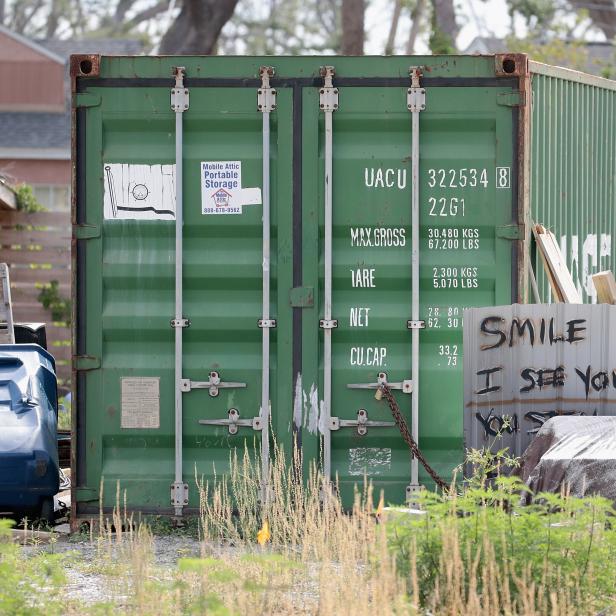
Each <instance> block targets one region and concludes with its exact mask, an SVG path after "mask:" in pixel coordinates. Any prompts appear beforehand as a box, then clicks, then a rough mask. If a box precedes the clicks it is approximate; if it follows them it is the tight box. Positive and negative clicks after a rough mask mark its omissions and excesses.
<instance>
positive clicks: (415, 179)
mask: <svg viewBox="0 0 616 616" xmlns="http://www.w3.org/2000/svg"><path fill="white" fill-rule="evenodd" d="M410 75H411V88H409V91H408V98H407V104H408V107H409V109H410V111H411V118H412V126H411V131H412V134H411V186H412V192H411V320H412V321H413V322H418V321H419V113H420V111H421V110H422V109H423V108H424V104H425V91H424V90H423V89H422V88H420V85H419V77H420V75H421V70H420V69H419V68H418V67H411V70H410ZM411 378H412V380H413V390H412V391H411V434H412V437H413V439H414V440H415V442H416V443H417V442H419V328H418V327H413V328H412V329H411ZM418 485H419V466H418V461H417V457H416V456H413V458H412V460H411V486H418Z"/></svg>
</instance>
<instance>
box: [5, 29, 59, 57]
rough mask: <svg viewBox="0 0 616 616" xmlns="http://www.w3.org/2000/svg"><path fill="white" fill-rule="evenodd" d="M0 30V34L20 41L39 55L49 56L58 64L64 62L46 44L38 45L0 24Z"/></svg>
mask: <svg viewBox="0 0 616 616" xmlns="http://www.w3.org/2000/svg"><path fill="white" fill-rule="evenodd" d="M0 32H2V34H4V35H6V36H9V37H11V38H12V39H13V40H15V41H17V42H18V43H21V44H22V45H25V46H26V47H29V48H30V49H32V50H33V51H35V52H36V53H40V54H41V55H43V56H45V57H47V58H49V59H50V60H53V61H54V62H58V64H64V62H65V60H64V58H63V57H61V56H59V55H58V54H57V53H55V52H54V51H53V50H52V49H49V48H48V47H46V46H43V45H40V44H39V43H37V42H36V41H33V40H32V39H29V38H27V37H25V36H23V35H21V34H17V32H13V30H9V29H8V28H6V27H5V26H3V25H0Z"/></svg>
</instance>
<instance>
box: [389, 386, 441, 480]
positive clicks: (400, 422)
mask: <svg viewBox="0 0 616 616" xmlns="http://www.w3.org/2000/svg"><path fill="white" fill-rule="evenodd" d="M380 390H381V392H382V393H383V396H384V397H385V400H387V404H388V405H389V408H390V409H391V414H392V415H393V417H394V421H395V422H396V425H397V426H398V430H400V434H401V435H402V438H403V439H404V442H405V443H406V444H407V445H408V446H409V449H410V450H411V454H412V455H414V456H415V457H416V458H417V459H418V460H419V461H420V462H421V464H422V466H423V467H424V468H425V469H426V471H427V472H428V475H430V477H432V479H433V480H434V483H436V485H437V486H438V487H439V488H441V489H442V490H444V491H447V490H448V489H449V485H448V484H447V483H445V481H444V480H443V479H442V478H441V477H439V475H438V474H437V472H436V471H435V470H434V469H433V468H432V467H431V466H430V465H429V464H428V461H427V460H426V459H425V458H424V455H423V454H422V453H421V450H420V449H419V446H418V445H417V443H416V442H415V440H414V439H413V437H412V436H411V433H410V432H409V428H408V426H407V425H406V420H405V419H404V417H403V416H402V412H401V411H400V407H399V406H398V403H397V402H396V399H395V398H394V395H393V394H392V393H391V390H390V389H389V387H387V384H386V383H381V384H380Z"/></svg>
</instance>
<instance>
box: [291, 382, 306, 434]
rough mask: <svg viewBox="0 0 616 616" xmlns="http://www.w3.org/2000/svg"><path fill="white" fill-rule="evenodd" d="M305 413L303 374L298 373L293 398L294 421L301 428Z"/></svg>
mask: <svg viewBox="0 0 616 616" xmlns="http://www.w3.org/2000/svg"><path fill="white" fill-rule="evenodd" d="M303 414H304V403H303V396H302V375H301V373H299V372H298V373H297V380H296V382H295V397H294V398H293V423H294V424H295V427H296V428H297V429H298V430H299V429H300V428H301V427H302V416H303Z"/></svg>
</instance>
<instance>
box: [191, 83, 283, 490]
mask: <svg viewBox="0 0 616 616" xmlns="http://www.w3.org/2000/svg"><path fill="white" fill-rule="evenodd" d="M191 99H192V100H191V111H192V113H191V114H190V115H186V120H185V121H186V126H185V131H186V136H187V142H186V147H185V156H186V160H185V166H186V169H187V175H186V180H185V190H186V198H187V201H186V204H187V207H188V211H187V216H186V220H185V227H184V238H185V239H184V280H185V283H184V306H185V308H184V311H185V313H186V315H187V316H188V317H189V318H190V319H191V325H190V327H189V328H187V329H186V330H185V332H184V335H185V344H184V357H183V361H184V366H185V369H184V377H185V378H186V379H190V380H191V381H192V382H196V383H199V382H201V383H202V384H201V385H198V387H204V389H192V390H191V391H190V392H188V393H185V394H184V448H185V450H184V468H185V471H184V473H185V476H187V479H185V480H186V481H189V483H190V482H191V481H190V480H191V479H192V478H193V477H194V473H195V470H194V469H195V468H196V469H197V473H198V474H199V476H200V477H201V476H204V478H205V479H206V480H208V479H209V480H210V482H211V480H212V479H213V478H214V476H215V475H216V476H220V475H221V474H222V473H226V472H228V470H229V457H230V455H236V454H237V455H238V457H239V459H240V460H242V458H243V455H244V449H245V448H247V449H248V450H249V451H250V452H251V454H252V453H253V452H256V453H257V455H258V454H259V453H260V452H261V451H263V450H262V445H263V441H265V455H266V456H268V455H269V454H268V447H267V445H268V444H269V440H270V439H269V438H268V435H270V436H271V433H272V431H273V433H274V436H275V438H276V440H277V442H279V443H280V444H282V445H285V446H286V447H285V448H286V449H287V451H288V450H289V448H290V439H289V430H288V422H289V418H288V414H287V415H286V417H285V418H283V417H281V414H280V412H279V409H285V410H286V409H288V408H289V400H290V398H291V380H292V377H291V373H290V367H287V362H286V361H284V359H283V360H282V361H279V357H278V353H279V349H280V345H281V344H282V346H283V348H284V347H285V343H286V344H287V345H288V339H289V336H290V309H289V307H288V292H287V291H286V290H287V289H288V288H289V286H290V279H289V276H290V274H291V267H290V265H289V258H288V252H289V244H288V242H286V241H285V238H286V237H287V236H288V234H289V233H290V225H291V215H290V211H288V209H287V208H285V207H284V204H285V203H287V202H288V201H289V200H290V195H291V183H290V177H291V171H290V160H291V154H290V144H291V134H290V131H289V125H290V118H291V94H290V92H289V90H284V89H277V105H276V108H275V109H274V110H272V112H271V114H270V119H269V124H268V128H269V132H270V137H269V163H270V164H269V169H270V186H271V190H270V219H271V222H270V223H269V224H270V228H271V232H270V234H271V239H270V242H269V244H270V245H269V258H268V257H267V256H264V253H263V224H264V216H263V204H262V203H259V204H249V205H243V206H239V211H237V212H236V211H235V207H236V206H235V205H234V204H233V202H231V201H229V200H228V199H227V193H226V188H225V186H226V182H227V180H226V179H225V178H227V177H229V176H231V175H234V174H236V173H237V171H239V172H240V173H241V185H242V186H243V187H244V188H245V189H246V188H247V189H250V188H254V187H257V188H261V189H264V186H263V153H264V152H263V150H264V146H263V131H264V122H263V116H262V113H260V112H259V111H258V108H257V88H234V89H229V88H192V90H191ZM281 126H282V127H284V130H285V133H284V134H281V131H280V127H281ZM265 130H267V128H266V129H265ZM266 141H267V137H266ZM229 165H230V166H231V167H234V168H235V169H236V171H233V170H232V169H229V170H228V169H227V167H229ZM188 170H190V171H188ZM199 176H200V177H199ZM217 191H219V192H217ZM229 192H230V191H229ZM212 195H213V198H212ZM219 197H220V199H219V201H220V204H217V199H218V198H219ZM204 208H205V209H204ZM225 210H233V213H219V211H222V212H224V211H225ZM204 211H207V212H208V213H207V214H204V213H203V212H204ZM266 224H267V222H266ZM264 261H266V262H267V261H269V263H266V267H264V266H263V264H264ZM268 265H269V267H267V266H268ZM264 271H265V272H266V273H269V278H270V283H269V286H270V306H269V308H267V309H266V310H267V312H268V314H267V315H266V316H267V317H268V319H267V321H268V322H265V323H264V322H262V316H263V310H264V306H263V276H264ZM279 288H282V289H283V292H282V293H279V292H278V290H279ZM193 315H194V316H193ZM265 329H267V330H268V331H267V332H266V335H268V336H269V352H267V349H266V354H267V356H268V359H269V368H268V367H267V366H266V370H265V372H264V371H263V362H264V356H263V350H264V349H263V347H264V330H265ZM287 373H288V374H287ZM264 377H265V378H266V379H269V400H270V402H271V409H268V413H267V414H270V412H271V425H270V422H269V421H268V419H267V414H266V413H264V409H263V404H262V382H263V378H264ZM204 382H205V383H204ZM283 420H286V421H283ZM283 424H284V430H279V427H281V426H282V425H283ZM264 432H265V434H264ZM279 432H280V434H278V433H279ZM254 462H255V464H256V466H257V467H261V460H258V459H256V460H254ZM253 472H254V474H255V475H256V472H257V471H256V469H255V471H253ZM255 478H256V477H255Z"/></svg>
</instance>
